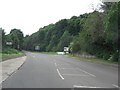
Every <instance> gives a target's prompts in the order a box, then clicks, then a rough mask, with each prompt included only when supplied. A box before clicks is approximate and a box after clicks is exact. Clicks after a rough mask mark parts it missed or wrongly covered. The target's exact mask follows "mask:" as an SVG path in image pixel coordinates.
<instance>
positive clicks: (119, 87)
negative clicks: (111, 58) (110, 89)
mask: <svg viewBox="0 0 120 90" xmlns="http://www.w3.org/2000/svg"><path fill="white" fill-rule="evenodd" d="M112 85H113V86H114V87H116V88H120V87H119V86H118V85H115V84H112Z"/></svg>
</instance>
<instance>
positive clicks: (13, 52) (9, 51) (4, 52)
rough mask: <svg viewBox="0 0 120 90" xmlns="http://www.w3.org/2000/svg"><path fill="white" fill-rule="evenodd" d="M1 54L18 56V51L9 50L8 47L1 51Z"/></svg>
mask: <svg viewBox="0 0 120 90" xmlns="http://www.w3.org/2000/svg"><path fill="white" fill-rule="evenodd" d="M2 53H3V54H18V53H19V51H18V50H16V49H12V48H9V47H6V48H4V49H3V50H2Z"/></svg>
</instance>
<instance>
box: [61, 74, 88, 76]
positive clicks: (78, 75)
mask: <svg viewBox="0 0 120 90" xmlns="http://www.w3.org/2000/svg"><path fill="white" fill-rule="evenodd" d="M62 75H68V76H89V75H80V74H62Z"/></svg>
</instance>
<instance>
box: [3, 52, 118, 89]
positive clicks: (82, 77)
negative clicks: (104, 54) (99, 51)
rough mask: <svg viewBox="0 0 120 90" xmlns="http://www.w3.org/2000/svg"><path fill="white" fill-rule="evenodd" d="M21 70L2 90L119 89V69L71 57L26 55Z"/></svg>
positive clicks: (6, 82) (38, 54) (10, 78)
mask: <svg viewBox="0 0 120 90" xmlns="http://www.w3.org/2000/svg"><path fill="white" fill-rule="evenodd" d="M26 55H27V60H26V61H25V63H24V64H23V65H22V67H21V68H19V70H17V71H16V72H15V73H14V74H13V75H12V76H10V77H9V78H8V79H7V80H6V81H4V82H3V83H2V86H3V88H117V87H118V69H117V68H116V67H112V66H108V65H104V64H100V63H92V62H89V61H86V60H80V59H75V58H70V57H68V56H64V55H48V54H40V53H31V52H27V53H26Z"/></svg>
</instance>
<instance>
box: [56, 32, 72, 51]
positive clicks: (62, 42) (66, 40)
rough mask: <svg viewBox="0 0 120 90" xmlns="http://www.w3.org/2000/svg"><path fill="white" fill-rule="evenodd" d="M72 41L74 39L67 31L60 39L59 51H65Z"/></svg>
mask: <svg viewBox="0 0 120 90" xmlns="http://www.w3.org/2000/svg"><path fill="white" fill-rule="evenodd" d="M71 41H72V37H71V35H70V33H69V32H68V31H65V32H64V34H63V35H62V37H61V38H60V41H59V43H58V47H57V50H58V51H63V49H64V47H68V46H69V44H70V42H71Z"/></svg>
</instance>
